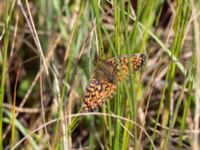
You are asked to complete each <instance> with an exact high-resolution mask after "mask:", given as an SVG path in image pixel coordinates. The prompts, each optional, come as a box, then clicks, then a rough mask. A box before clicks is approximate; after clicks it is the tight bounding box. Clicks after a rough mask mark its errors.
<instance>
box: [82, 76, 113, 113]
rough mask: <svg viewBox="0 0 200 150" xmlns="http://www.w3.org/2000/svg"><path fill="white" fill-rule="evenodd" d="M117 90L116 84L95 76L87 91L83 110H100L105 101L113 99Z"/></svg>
mask: <svg viewBox="0 0 200 150" xmlns="http://www.w3.org/2000/svg"><path fill="white" fill-rule="evenodd" d="M115 92H116V85H115V84H114V83H111V82H109V81H108V80H106V79H102V80H98V78H95V76H94V77H93V78H92V79H91V80H90V82H89V84H88V86H87V88H86V91H85V99H84V103H85V105H84V106H83V109H82V112H93V111H97V110H99V109H100V108H101V107H102V105H103V103H105V102H106V101H107V100H109V99H111V98H112V97H113V96H114V94H115Z"/></svg>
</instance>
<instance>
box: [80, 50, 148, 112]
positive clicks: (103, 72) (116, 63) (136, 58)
mask: <svg viewBox="0 0 200 150" xmlns="http://www.w3.org/2000/svg"><path fill="white" fill-rule="evenodd" d="M145 61H146V56H145V55H144V54H136V55H133V56H131V57H130V64H131V71H129V66H128V64H129V60H128V56H121V57H119V58H118V59H117V58H111V59H109V60H107V61H105V62H102V63H100V64H98V65H97V66H96V68H95V70H94V73H93V75H92V77H91V79H90V80H89V83H88V86H87V88H86V91H85V97H84V103H85V105H84V106H83V108H82V112H92V111H97V110H99V109H100V108H101V107H102V104H103V103H105V102H106V101H107V100H109V99H111V98H112V97H113V96H114V94H115V92H116V88H117V83H118V82H119V81H121V80H123V79H127V78H129V76H130V72H135V71H137V70H138V69H139V68H141V67H142V66H143V65H144V63H145Z"/></svg>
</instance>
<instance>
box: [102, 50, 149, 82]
mask: <svg viewBox="0 0 200 150" xmlns="http://www.w3.org/2000/svg"><path fill="white" fill-rule="evenodd" d="M145 61H146V55H144V54H135V55H133V56H131V57H130V65H131V72H132V73H133V72H135V71H137V70H138V69H140V68H141V67H142V66H143V65H144V64H145ZM106 63H112V64H113V67H114V74H115V77H116V79H117V80H118V81H121V80H123V79H128V78H129V77H130V71H129V65H128V64H129V60H128V56H121V57H119V58H118V60H117V59H116V58H111V59H110V60H108V61H107V62H106Z"/></svg>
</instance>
